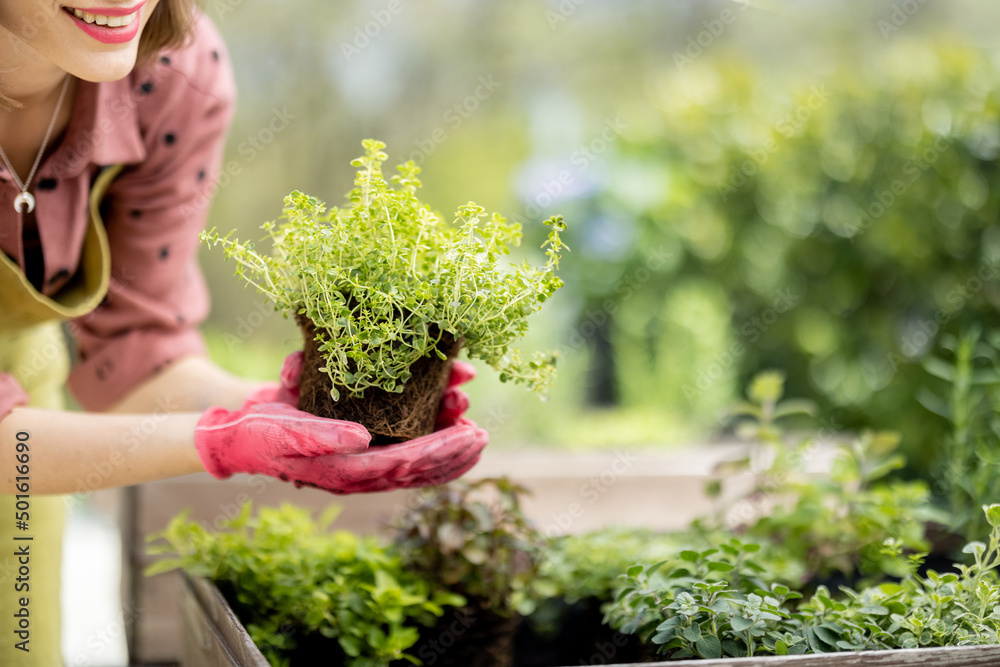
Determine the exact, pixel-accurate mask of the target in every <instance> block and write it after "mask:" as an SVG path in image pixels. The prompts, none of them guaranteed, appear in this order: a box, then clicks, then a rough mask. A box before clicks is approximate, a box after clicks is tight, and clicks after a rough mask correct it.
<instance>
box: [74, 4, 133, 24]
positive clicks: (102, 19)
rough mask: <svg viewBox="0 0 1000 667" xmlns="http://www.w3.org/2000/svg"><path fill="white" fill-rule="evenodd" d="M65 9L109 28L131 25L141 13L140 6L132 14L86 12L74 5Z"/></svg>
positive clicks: (83, 18)
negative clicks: (114, 14)
mask: <svg viewBox="0 0 1000 667" xmlns="http://www.w3.org/2000/svg"><path fill="white" fill-rule="evenodd" d="M63 11H65V12H66V13H67V14H71V15H73V16H75V17H76V18H78V19H80V20H81V21H84V22H86V23H91V24H95V25H101V26H107V27H108V28H124V27H125V26H128V25H131V24H132V22H133V21H135V19H136V18H137V17H138V15H139V7H136V9H135V11H134V12H132V13H131V14H125V15H124V16H110V15H108V14H91V13H90V12H85V11H83V10H82V9H74V8H72V7H63Z"/></svg>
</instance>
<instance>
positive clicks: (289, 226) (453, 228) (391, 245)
mask: <svg viewBox="0 0 1000 667" xmlns="http://www.w3.org/2000/svg"><path fill="white" fill-rule="evenodd" d="M363 146H364V149H365V154H364V155H363V156H361V157H359V158H357V159H355V160H354V161H353V162H352V163H351V164H352V165H353V166H355V167H357V168H358V173H357V177H356V179H355V182H354V183H355V187H354V189H352V190H351V192H350V193H349V195H348V199H349V203H348V204H347V205H346V206H345V207H343V208H331V209H329V210H328V209H327V208H326V205H325V204H324V203H323V202H321V201H319V200H318V199H316V198H315V197H310V196H307V195H305V194H303V193H301V192H298V191H296V192H292V193H291V194H290V195H288V196H287V197H286V198H285V208H284V212H283V214H282V222H281V224H277V223H275V222H268V223H265V224H264V226H263V228H264V230H265V231H266V232H267V234H268V236H269V237H270V239H271V240H272V241H273V244H274V250H273V253H272V254H271V255H264V254H260V253H259V252H258V251H257V250H256V249H255V248H254V245H253V244H252V243H241V242H239V241H236V240H232V239H231V238H230V236H231V235H232V232H230V234H229V235H227V236H225V237H222V236H220V235H219V234H218V233H216V232H214V230H213V232H210V233H203V234H202V239H203V240H204V241H207V242H208V243H209V244H211V245H222V246H223V248H224V251H225V254H226V257H227V258H232V259H235V260H236V261H237V262H238V267H237V270H236V273H237V275H238V276H241V277H243V278H244V279H245V280H246V281H247V282H249V283H250V284H253V285H255V286H256V287H257V289H259V290H260V291H261V292H262V293H264V294H266V295H267V296H268V297H270V298H271V299H272V300H273V301H274V304H275V306H276V308H277V309H279V310H281V311H283V312H284V314H285V315H286V316H287V314H288V313H297V314H300V315H304V316H305V317H307V318H309V319H310V320H312V322H313V323H314V324H315V325H316V327H317V329H318V334H317V335H318V336H319V337H320V338H319V341H320V342H321V346H320V350H321V352H322V353H323V354H324V357H325V359H326V365H325V366H324V367H323V368H322V369H321V370H322V371H324V372H326V373H327V375H329V377H330V379H331V381H332V383H333V387H334V391H333V394H334V398H335V399H336V398H339V390H338V389H337V387H344V388H346V389H347V390H348V391H349V392H350V394H352V395H354V396H360V395H362V394H363V392H364V390H365V389H367V388H369V387H377V388H380V389H384V390H386V391H391V392H401V391H402V388H403V384H404V383H405V382H406V381H407V380H408V379H409V377H410V371H409V368H410V366H412V365H413V363H414V362H415V361H416V360H417V359H419V358H421V357H425V356H429V355H431V354H435V353H436V354H438V356H441V357H442V358H443V356H444V355H443V353H442V352H441V351H440V350H438V349H437V346H438V343H439V342H440V340H441V336H442V335H443V333H444V332H449V333H451V334H452V335H454V336H455V337H456V338H459V339H461V340H462V343H463V346H464V348H465V350H466V352H467V353H468V355H469V356H470V357H472V358H476V359H481V360H483V361H484V362H486V363H487V364H489V365H490V366H491V367H493V368H494V369H496V370H497V371H498V372H499V373H500V379H501V380H503V381H508V380H512V381H515V382H521V383H525V384H526V385H527V386H528V387H529V388H531V389H533V390H536V391H539V392H544V391H545V390H546V389H547V388H548V386H549V385H550V383H551V380H552V377H553V373H554V367H555V357H554V356H553V355H547V354H542V353H535V354H534V355H533V356H532V357H531V358H523V357H522V354H521V352H520V351H519V350H517V349H516V348H514V347H512V344H513V343H514V342H515V341H517V340H518V339H520V338H521V337H523V336H524V334H525V333H526V332H527V326H528V325H527V321H526V318H527V317H528V316H529V315H530V314H531V313H533V312H535V311H537V310H539V308H540V307H541V304H542V303H543V302H544V301H546V300H547V299H548V298H549V297H550V296H552V294H553V293H554V292H555V291H556V289H558V288H559V287H560V286H562V280H561V279H560V278H559V277H558V276H556V269H557V268H558V266H559V258H560V256H561V254H562V252H563V251H564V250H565V246H564V245H563V242H562V240H561V238H560V233H561V232H562V231H563V230H564V229H565V225H564V223H563V221H562V218H561V217H559V216H554V217H552V218H549V219H548V220H547V221H546V222H545V224H546V225H548V226H549V227H550V231H549V234H548V238H547V239H546V241H545V242H544V243H543V245H542V247H543V249H544V250H545V254H546V257H547V260H546V262H545V264H544V265H543V266H542V267H540V268H533V267H532V266H530V265H529V263H528V262H527V261H525V262H523V263H521V264H518V265H511V264H509V263H506V262H505V263H504V264H505V265H502V264H501V261H500V260H501V258H502V257H503V256H504V255H507V254H508V253H509V252H510V249H511V248H512V247H514V246H517V245H518V244H519V243H520V240H521V227H520V225H518V224H516V223H509V222H507V221H506V219H504V218H503V217H502V216H500V215H498V214H495V213H494V214H493V215H487V214H486V212H485V211H484V209H483V208H482V207H480V206H477V205H476V204H474V203H472V202H470V203H468V204H466V205H464V206H461V207H459V209H458V211H457V213H456V214H455V220H454V222H453V223H447V222H445V221H444V220H443V219H441V217H440V216H438V215H436V214H435V213H433V212H432V211H431V210H430V209H429V208H428V207H427V206H426V205H424V204H422V203H421V202H420V201H419V200H418V199H417V196H416V191H417V188H419V187H420V181H419V180H418V178H417V174H418V173H419V172H420V168H419V167H417V166H416V165H415V164H414V163H413V162H412V161H411V162H407V163H405V164H402V165H400V166H399V167H398V171H399V173H398V174H397V175H395V176H393V177H392V178H391V179H390V180H391V183H392V185H390V183H389V182H387V181H386V179H385V177H384V176H383V174H382V163H383V162H384V161H385V160H386V159H387V155H386V153H384V152H383V151H382V149H383V148H385V144H383V143H382V142H379V141H375V140H371V139H368V140H365V141H364V142H363Z"/></svg>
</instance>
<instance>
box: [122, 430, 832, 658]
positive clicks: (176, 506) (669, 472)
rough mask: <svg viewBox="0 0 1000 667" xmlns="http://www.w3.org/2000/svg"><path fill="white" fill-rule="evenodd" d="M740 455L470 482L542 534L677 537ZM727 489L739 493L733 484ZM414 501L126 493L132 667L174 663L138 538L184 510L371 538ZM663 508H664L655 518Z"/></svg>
mask: <svg viewBox="0 0 1000 667" xmlns="http://www.w3.org/2000/svg"><path fill="white" fill-rule="evenodd" d="M744 449H745V445H744V444H736V443H714V444H702V445H698V446H692V447H690V448H678V449H669V450H663V449H657V450H651V449H645V450H643V449H639V450H635V451H629V450H628V449H627V448H624V447H623V448H621V449H618V450H614V451H604V452H566V451H562V450H543V449H534V448H527V447H525V448H522V449H520V450H518V451H491V450H490V449H489V448H487V449H486V452H484V454H483V458H482V460H481V461H480V462H479V464H478V465H477V466H476V467H475V468H474V469H473V470H472V472H471V473H469V475H468V477H469V478H470V479H477V478H482V477H495V476H499V475H508V476H510V477H511V478H513V479H514V480H515V481H517V482H518V483H520V484H523V485H524V486H525V487H527V488H528V489H529V490H530V491H531V495H530V496H528V497H527V498H525V501H524V511H525V513H526V514H527V515H528V516H529V518H531V519H532V520H533V521H534V522H535V524H536V525H537V526H538V527H539V528H540V529H541V530H543V531H544V532H545V533H546V534H548V535H550V536H552V535H558V534H568V533H581V532H587V531H590V530H595V529H597V528H601V527H604V526H608V525H610V524H618V525H630V526H637V527H639V526H641V527H647V528H651V529H654V530H661V531H675V530H680V529H683V528H685V527H686V526H687V525H688V524H689V523H690V522H691V520H692V519H694V518H696V517H698V516H702V515H705V514H707V513H709V512H711V511H712V509H713V507H714V505H713V501H711V500H709V499H708V498H706V497H705V496H704V493H703V490H704V485H705V481H706V479H707V478H708V476H709V474H710V471H711V469H712V467H713V465H714V464H715V463H716V462H718V461H719V460H721V459H723V458H726V457H729V456H732V455H733V454H734V453H736V452H738V451H743V450H744ZM814 463H815V465H816V468H817V470H822V469H824V468H826V467H827V466H828V465H829V456H818V457H817V459H816V461H815V462H814ZM730 490H731V491H732V492H733V493H738V492H739V491H740V490H741V488H740V485H739V482H738V480H737V483H736V484H735V485H733V486H732V487H731V489H730ZM414 499H416V496H415V495H414V494H413V492H409V491H391V492H388V493H366V494H359V495H348V496H334V495H331V494H329V493H325V492H323V491H318V490H316V489H309V488H302V489H296V488H295V487H293V486H292V485H291V484H286V483H283V482H279V481H278V480H275V479H272V478H270V477H263V476H260V475H258V476H253V477H251V476H248V475H235V476H233V477H232V478H230V479H228V480H224V481H220V480H217V479H214V478H213V477H211V476H210V475H208V473H202V474H198V475H186V476H184V477H177V478H174V479H168V480H161V481H157V482H150V483H146V484H142V485H140V486H134V487H128V489H127V490H126V491H125V492H124V496H123V498H122V501H121V505H122V507H121V512H120V513H121V523H122V540H123V547H124V550H125V553H124V558H123V560H122V564H123V572H122V594H123V598H124V600H123V603H124V605H125V608H126V609H134V610H136V611H135V614H134V615H135V622H134V623H130V624H128V626H127V628H126V629H127V638H128V647H129V658H130V660H131V664H133V665H157V666H162V665H171V664H177V662H178V661H179V660H180V651H179V647H180V646H181V622H180V618H179V617H178V615H177V608H178V601H179V598H180V595H181V590H182V588H183V584H182V582H181V577H180V574H179V573H178V572H177V571H174V572H165V573H163V574H158V575H156V576H153V577H147V576H145V575H144V574H143V570H144V569H145V568H146V567H147V566H148V565H149V564H150V563H151V562H153V561H154V560H155V558H154V557H151V556H149V555H147V553H146V548H147V544H146V539H145V538H146V536H147V535H149V534H151V533H154V532H159V531H161V530H163V529H164V528H166V527H167V524H168V522H169V521H170V519H171V518H173V517H174V516H175V515H177V514H178V513H179V512H181V510H183V509H186V508H189V509H190V510H191V519H193V520H195V521H199V522H201V523H203V524H205V525H207V526H209V527H216V528H218V527H221V521H222V520H224V519H227V518H232V517H235V516H236V515H237V513H238V510H239V506H240V504H241V503H242V502H243V501H245V500H252V501H253V504H254V507H255V508H258V507H263V506H277V505H279V504H281V503H283V502H289V503H293V504H296V505H300V506H303V507H309V508H315V509H320V508H323V507H326V506H328V505H330V504H337V505H340V506H341V507H342V508H343V511H342V512H341V514H340V516H338V517H337V522H336V524H335V527H336V528H338V529H343V530H350V531H352V532H355V533H358V534H372V533H373V532H375V531H376V530H377V528H378V526H379V525H380V523H381V522H382V521H384V520H387V519H389V518H390V517H392V516H394V515H397V514H398V513H399V511H400V510H401V509H402V508H404V507H407V506H408V505H409V504H410V502H411V501H412V500H414ZM665 507H666V508H669V510H670V511H663V508H665Z"/></svg>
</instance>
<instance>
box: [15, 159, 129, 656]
mask: <svg viewBox="0 0 1000 667" xmlns="http://www.w3.org/2000/svg"><path fill="white" fill-rule="evenodd" d="M120 171H121V166H120V165H118V166H115V167H108V168H106V169H104V170H103V171H102V172H101V173H100V175H99V176H98V177H97V180H96V181H95V182H94V186H93V187H92V188H91V192H90V215H89V222H88V225H87V232H86V235H85V237H84V243H83V251H82V254H81V257H80V269H79V271H77V274H76V276H75V277H74V278H73V280H71V282H70V283H69V284H68V285H67V286H66V288H65V289H63V290H61V291H60V292H59V294H56V295H55V296H54V297H52V298H49V297H47V296H45V295H43V294H40V293H39V292H38V291H36V290H35V288H34V287H33V286H32V285H31V283H30V282H28V280H27V278H25V276H24V274H23V273H22V272H21V270H20V268H19V267H18V266H17V264H15V263H14V262H12V261H11V260H10V258H8V257H7V256H6V255H5V254H4V253H2V252H0V371H3V372H5V373H10V374H11V375H13V376H14V379H16V380H17V381H18V382H19V383H20V384H21V386H22V387H24V390H25V391H26V392H27V393H28V396H29V398H30V404H31V405H32V406H35V407H40V408H47V409H50V410H60V409H63V407H64V406H63V394H62V390H63V386H64V385H65V383H66V378H67V376H68V374H69V355H68V353H67V351H66V345H65V341H64V339H63V334H62V328H61V327H60V325H59V323H60V321H62V320H68V319H71V318H75V317H80V316H82V315H86V314H87V313H88V312H90V311H91V310H93V309H94V308H95V307H96V306H97V304H99V303H100V302H101V300H102V299H103V298H104V295H105V293H106V292H107V291H108V283H109V280H110V277H111V259H110V250H109V247H108V239H107V234H106V233H105V231H104V223H103V222H102V220H101V216H100V202H101V199H102V198H103V197H104V193H105V192H106V191H107V188H108V185H109V184H110V183H111V180H112V179H113V178H114V177H115V176H117V175H118V173H119V172H120ZM14 426H15V427H16V426H17V424H14ZM0 446H2V447H11V448H13V447H14V446H15V445H14V443H7V442H4V443H0ZM44 446H45V443H43V442H36V441H33V440H32V439H31V437H30V434H29V435H28V447H29V456H30V451H31V450H32V449H34V448H38V447H44ZM29 466H31V463H30V461H29ZM32 473H36V471H35V470H30V472H29V477H30V476H31V474H32ZM4 474H7V473H4ZM29 483H30V481H29ZM69 500H70V497H69V496H53V495H39V494H36V493H34V492H31V491H29V493H28V498H27V501H28V503H29V505H30V508H29V509H28V512H29V519H28V521H27V530H18V529H17V528H16V525H15V511H16V510H17V509H18V508H17V507H15V504H16V503H17V501H18V498H17V496H12V495H2V494H0V638H2V639H0V665H3V666H5V667H6V666H7V665H11V666H15V665H16V666H17V667H21V666H22V665H23V666H24V667H36V666H37V667H60V666H61V665H62V664H63V659H62V650H61V646H60V634H61V630H62V628H61V618H60V615H61V612H60V605H59V588H60V567H61V563H62V536H63V524H64V521H65V514H66V507H67V505H68V501H69ZM22 507H23V505H22ZM15 537H31V538H32V539H31V540H15V539H14V538H15ZM25 548H27V550H28V555H27V557H24V556H17V555H15V554H16V552H17V551H18V550H21V549H25ZM22 553H23V551H22ZM19 560H27V563H26V567H27V576H26V577H25V571H24V570H23V569H20V568H22V567H24V565H23V564H22V563H21V562H19ZM25 584H27V585H28V586H29V587H30V588H29V589H28V590H27V591H25V590H24V585H25ZM19 591H20V592H19ZM21 598H27V599H26V600H22V599H21ZM21 602H27V605H22V604H21ZM25 608H26V609H27V611H26V612H25ZM25 613H26V614H27V620H25V619H24V615H25ZM16 614H20V617H18V616H16ZM25 623H27V626H28V627H27V629H26V631H23V632H26V634H22V635H20V636H19V635H18V634H17V632H15V631H22V627H23V626H24V625H25ZM25 637H26V638H27V639H28V643H27V644H26V645H22V646H24V647H26V648H28V649H29V650H28V651H27V652H25V651H23V650H21V649H20V648H18V647H17V646H16V644H18V643H19V642H21V641H22V640H23V638H25Z"/></svg>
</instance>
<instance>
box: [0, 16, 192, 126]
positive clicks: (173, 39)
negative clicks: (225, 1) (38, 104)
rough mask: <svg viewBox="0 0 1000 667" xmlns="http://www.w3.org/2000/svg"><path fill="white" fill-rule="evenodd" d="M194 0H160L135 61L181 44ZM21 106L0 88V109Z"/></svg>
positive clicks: (147, 60)
mask: <svg viewBox="0 0 1000 667" xmlns="http://www.w3.org/2000/svg"><path fill="white" fill-rule="evenodd" d="M194 9H195V0H160V3H159V4H158V5H157V6H156V9H154V10H153V13H152V14H151V15H150V17H149V21H147V22H146V27H145V28H144V29H143V31H142V39H141V40H140V41H139V54H138V57H137V59H136V64H137V65H138V64H143V63H146V62H149V61H150V60H152V59H153V58H155V57H156V55H157V54H158V53H160V51H163V50H164V49H169V48H175V47H179V46H183V45H184V42H185V41H186V40H187V38H188V36H189V35H190V33H191V27H192V25H194ZM20 106H21V105H20V104H19V103H18V102H17V101H16V100H12V99H11V98H9V97H7V96H6V95H4V94H3V88H2V87H0V109H8V110H9V109H17V108H19V107H20Z"/></svg>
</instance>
